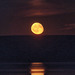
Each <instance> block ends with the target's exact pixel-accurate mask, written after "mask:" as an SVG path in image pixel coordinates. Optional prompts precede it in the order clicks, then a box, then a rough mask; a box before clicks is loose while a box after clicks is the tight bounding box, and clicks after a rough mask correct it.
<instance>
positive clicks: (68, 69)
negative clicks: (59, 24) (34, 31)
mask: <svg viewBox="0 0 75 75" xmlns="http://www.w3.org/2000/svg"><path fill="white" fill-rule="evenodd" d="M32 62H42V63H43V64H44V67H45V69H46V71H45V74H46V75H75V36H74V35H71V36H70V35H67V36H65V35H60V36H59V35H54V36H52V35H50V36H0V73H1V74H0V75H30V65H31V63H32Z"/></svg>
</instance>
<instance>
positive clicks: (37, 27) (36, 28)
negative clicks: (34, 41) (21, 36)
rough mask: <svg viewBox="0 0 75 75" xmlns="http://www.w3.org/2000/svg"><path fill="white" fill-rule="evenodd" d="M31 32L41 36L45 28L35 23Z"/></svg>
mask: <svg viewBox="0 0 75 75" xmlns="http://www.w3.org/2000/svg"><path fill="white" fill-rule="evenodd" d="M31 31H32V32H33V33H34V34H36V35H39V34H42V33H43V32H44V27H43V25H42V24H40V23H38V22H36V23H33V24H32V26H31Z"/></svg>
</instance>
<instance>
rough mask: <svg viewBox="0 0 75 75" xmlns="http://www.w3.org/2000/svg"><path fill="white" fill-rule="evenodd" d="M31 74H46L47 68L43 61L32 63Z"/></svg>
mask: <svg viewBox="0 0 75 75" xmlns="http://www.w3.org/2000/svg"><path fill="white" fill-rule="evenodd" d="M30 70H31V75H44V73H45V69H44V66H43V63H38V62H36V63H32V64H31V69H30Z"/></svg>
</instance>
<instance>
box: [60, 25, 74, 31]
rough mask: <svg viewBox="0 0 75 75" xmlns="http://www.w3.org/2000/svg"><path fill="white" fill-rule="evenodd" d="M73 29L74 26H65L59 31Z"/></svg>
mask: <svg viewBox="0 0 75 75" xmlns="http://www.w3.org/2000/svg"><path fill="white" fill-rule="evenodd" d="M73 29H75V24H65V26H64V28H62V29H61V30H73Z"/></svg>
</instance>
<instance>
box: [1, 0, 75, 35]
mask: <svg viewBox="0 0 75 75" xmlns="http://www.w3.org/2000/svg"><path fill="white" fill-rule="evenodd" d="M34 22H40V23H42V24H43V26H44V28H45V31H44V33H43V34H44V35H74V34H75V0H0V35H33V33H32V32H31V30H30V27H31V25H32V24H33V23H34Z"/></svg>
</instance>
